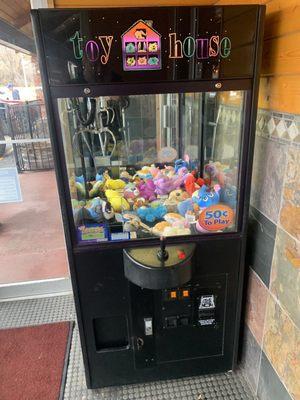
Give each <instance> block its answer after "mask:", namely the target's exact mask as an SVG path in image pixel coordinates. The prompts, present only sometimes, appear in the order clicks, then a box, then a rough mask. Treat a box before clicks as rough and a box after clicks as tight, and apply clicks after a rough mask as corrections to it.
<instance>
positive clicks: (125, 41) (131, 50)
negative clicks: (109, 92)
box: [122, 20, 162, 71]
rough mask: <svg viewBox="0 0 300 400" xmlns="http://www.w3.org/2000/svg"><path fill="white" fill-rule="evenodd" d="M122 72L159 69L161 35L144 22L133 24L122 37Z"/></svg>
mask: <svg viewBox="0 0 300 400" xmlns="http://www.w3.org/2000/svg"><path fill="white" fill-rule="evenodd" d="M122 53H123V69H124V71H145V70H159V69H161V67H162V65H161V35H160V34H159V33H158V32H156V30H155V29H153V28H152V27H151V26H150V25H148V24H147V23H146V22H145V21H143V20H139V21H137V22H135V23H134V24H133V25H132V26H131V27H130V28H129V29H128V30H127V31H126V32H124V33H123V35H122Z"/></svg>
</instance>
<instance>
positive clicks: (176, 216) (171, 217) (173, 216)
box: [164, 213, 184, 225]
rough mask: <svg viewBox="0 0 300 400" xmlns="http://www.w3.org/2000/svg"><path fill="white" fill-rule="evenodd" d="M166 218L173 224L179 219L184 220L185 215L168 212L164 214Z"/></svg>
mask: <svg viewBox="0 0 300 400" xmlns="http://www.w3.org/2000/svg"><path fill="white" fill-rule="evenodd" d="M164 220H165V221H167V222H169V224H171V225H173V224H174V223H175V222H177V221H184V217H183V216H182V215H180V214H178V213H167V214H166V215H165V216H164Z"/></svg>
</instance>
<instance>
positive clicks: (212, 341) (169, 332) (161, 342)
mask: <svg viewBox="0 0 300 400" xmlns="http://www.w3.org/2000/svg"><path fill="white" fill-rule="evenodd" d="M226 286H227V285H226V275H219V276H216V277H211V276H210V277H203V278H201V282H200V280H199V281H198V282H190V283H189V284H186V285H183V286H181V287H177V288H171V289H162V290H149V289H142V288H140V287H139V286H137V285H134V284H132V285H131V299H132V329H133V337H134V354H135V366H136V368H147V367H151V365H152V366H153V365H154V364H158V363H165V362H171V361H175V360H180V359H188V358H197V357H205V356H211V355H219V354H222V351H223V333H224V315H225V307H226Z"/></svg>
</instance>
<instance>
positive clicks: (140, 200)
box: [132, 197, 147, 210]
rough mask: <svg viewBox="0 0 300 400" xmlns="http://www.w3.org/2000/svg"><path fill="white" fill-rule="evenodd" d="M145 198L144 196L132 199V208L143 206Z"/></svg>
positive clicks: (136, 208)
mask: <svg viewBox="0 0 300 400" xmlns="http://www.w3.org/2000/svg"><path fill="white" fill-rule="evenodd" d="M146 203H147V202H146V199H144V197H137V198H136V199H135V200H134V203H133V207H132V208H133V209H134V210H138V209H139V208H140V207H143V206H145V205H146Z"/></svg>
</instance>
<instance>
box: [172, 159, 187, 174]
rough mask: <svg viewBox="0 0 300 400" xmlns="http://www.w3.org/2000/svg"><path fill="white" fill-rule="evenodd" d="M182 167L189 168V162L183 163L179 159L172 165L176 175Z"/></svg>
mask: <svg viewBox="0 0 300 400" xmlns="http://www.w3.org/2000/svg"><path fill="white" fill-rule="evenodd" d="M182 167H185V168H188V167H189V162H187V161H184V160H182V159H181V158H179V160H176V161H175V165H174V168H175V173H176V174H177V173H178V171H179V169H180V168H182Z"/></svg>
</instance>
